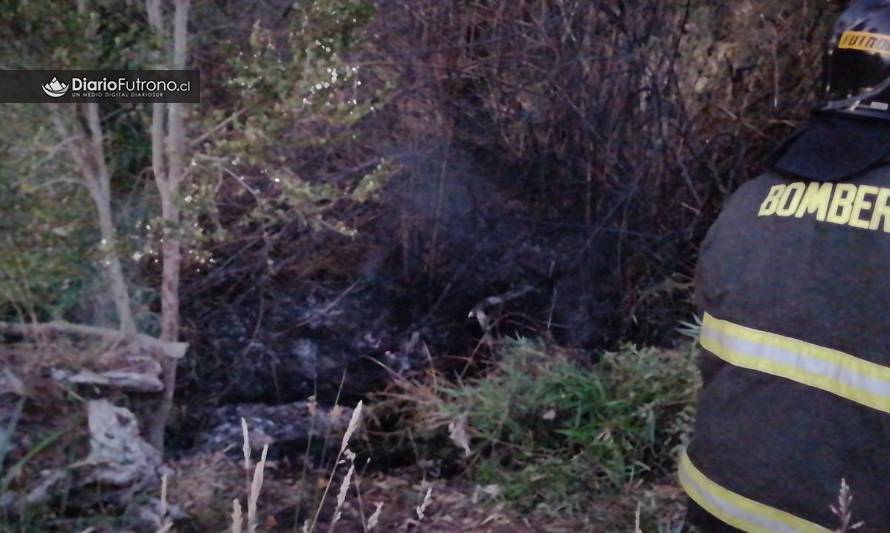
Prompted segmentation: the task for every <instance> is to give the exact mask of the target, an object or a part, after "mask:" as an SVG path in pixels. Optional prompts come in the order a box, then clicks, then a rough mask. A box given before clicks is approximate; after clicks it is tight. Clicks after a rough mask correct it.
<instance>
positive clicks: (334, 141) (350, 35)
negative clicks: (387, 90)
mask: <svg viewBox="0 0 890 533" xmlns="http://www.w3.org/2000/svg"><path fill="white" fill-rule="evenodd" d="M373 14H374V9H373V6H372V4H371V3H370V2H366V1H361V0H314V1H312V2H305V3H298V4H295V5H294V7H293V12H291V13H290V14H289V23H288V25H287V27H286V28H285V29H284V30H276V31H273V30H270V29H268V28H266V27H264V26H263V25H262V24H261V23H260V22H259V21H256V22H255V23H254V25H253V30H252V32H251V35H250V39H249V48H248V49H247V50H236V49H235V48H234V47H233V48H232V50H230V51H229V52H230V53H229V55H228V57H227V59H228V61H229V65H228V67H229V68H230V69H231V77H230V79H229V81H228V83H227V84H226V85H225V86H224V87H223V89H224V90H225V91H227V92H228V93H230V94H232V95H233V96H234V97H235V98H234V102H235V103H234V104H233V105H234V109H228V108H227V109H217V110H215V112H213V113H211V115H210V116H209V118H208V120H207V126H208V128H210V127H213V125H215V124H219V123H223V122H225V121H226V120H227V119H230V118H234V120H232V121H231V127H230V128H228V129H227V132H228V133H227V134H221V135H218V136H215V137H214V138H213V139H212V140H211V141H210V142H209V143H208V145H207V146H205V150H204V154H202V155H200V156H199V157H198V160H199V161H200V162H201V163H204V162H207V163H208V164H203V165H199V166H198V167H197V168H195V169H194V172H195V174H196V175H202V176H201V177H200V178H199V179H196V180H194V181H193V183H192V188H191V191H190V193H189V198H191V201H192V202H193V205H195V206H203V207H205V208H206V209H207V211H205V213H207V214H208V215H209V217H207V218H205V219H204V220H208V219H209V220H211V221H215V222H217V224H216V227H215V228H213V229H214V230H216V231H215V232H214V233H215V236H217V237H221V236H224V235H225V233H226V232H225V231H224V230H225V229H231V228H223V227H222V225H221V224H219V222H218V221H219V214H218V213H217V212H216V210H217V206H216V204H217V202H218V198H217V196H216V195H217V194H218V193H219V191H220V188H221V183H222V182H223V181H225V180H234V181H236V182H237V183H238V187H237V188H236V192H235V195H236V196H237V197H238V198H241V199H243V200H239V199H238V198H236V200H235V201H236V202H238V203H242V202H246V203H247V204H249V206H250V207H249V208H247V209H246V211H245V212H244V213H242V215H241V216H240V217H239V218H238V222H239V224H238V225H240V226H241V227H242V228H261V232H262V233H266V232H267V231H270V230H271V229H270V228H271V227H272V226H274V225H275V224H280V223H283V222H290V221H292V220H294V219H296V220H297V221H299V222H300V223H301V224H302V225H304V226H308V227H310V228H312V229H313V230H319V229H328V230H333V231H335V232H338V233H342V234H345V235H353V234H354V229H353V228H350V227H348V226H347V225H345V224H344V223H342V222H340V221H337V220H332V219H333V218H334V217H328V216H327V215H329V214H330V213H331V212H332V211H333V210H334V208H336V207H341V204H340V202H341V201H350V202H355V203H363V202H366V201H368V200H370V199H372V198H373V197H374V194H375V193H376V192H377V191H378V190H379V189H380V187H382V185H383V184H384V183H385V182H386V179H387V178H388V177H389V175H391V174H392V173H393V172H394V171H395V167H394V166H393V165H391V164H390V163H388V162H386V161H385V160H381V161H380V162H379V163H378V164H377V165H374V166H372V167H371V172H370V173H369V174H367V175H366V176H364V177H363V178H361V177H360V179H359V181H358V182H357V183H356V182H355V180H354V179H345V180H344V179H343V176H339V177H334V178H332V177H329V176H325V174H327V173H328V172H330V170H329V169H330V168H332V167H331V165H330V160H331V159H337V158H338V154H339V153H342V152H344V151H346V150H347V146H349V145H350V143H353V142H355V141H356V134H355V133H354V131H353V130H352V129H351V128H352V127H353V126H355V125H356V124H357V123H358V122H359V121H360V120H362V119H363V118H364V117H366V116H368V115H369V114H370V113H371V112H372V111H373V110H374V102H375V101H378V100H379V99H380V98H382V94H383V93H382V91H369V90H366V89H365V88H363V87H362V80H361V79H360V76H359V67H358V66H356V65H355V64H353V62H350V61H349V60H348V59H347V56H348V54H349V53H351V51H352V50H353V48H354V47H356V46H357V45H358V43H360V42H362V40H363V36H362V35H361V33H360V32H359V30H358V29H359V28H360V27H361V26H362V25H363V24H365V23H366V22H367V21H368V20H369V18H370V17H371V16H372V15H373ZM319 174H321V176H319ZM195 218H197V217H195ZM240 233H243V229H242V230H241V232H240Z"/></svg>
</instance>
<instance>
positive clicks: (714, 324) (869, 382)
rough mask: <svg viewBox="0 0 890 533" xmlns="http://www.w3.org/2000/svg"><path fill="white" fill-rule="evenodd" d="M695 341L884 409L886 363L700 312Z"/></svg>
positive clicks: (889, 405)
mask: <svg viewBox="0 0 890 533" xmlns="http://www.w3.org/2000/svg"><path fill="white" fill-rule="evenodd" d="M701 345H702V347H703V348H705V349H706V350H708V351H710V352H712V353H713V354H714V355H716V356H717V357H719V358H721V359H723V360H725V361H726V362H728V363H730V364H733V365H735V366H739V367H742V368H747V369H750V370H757V371H760V372H765V373H767V374H771V375H774V376H779V377H783V378H786V379H790V380H792V381H796V382H798V383H801V384H804V385H808V386H811V387H815V388H818V389H821V390H824V391H827V392H831V393H832V394H836V395H838V396H840V397H842V398H846V399H848V400H852V401H854V402H857V403H860V404H862V405H866V406H869V407H872V408H874V409H878V410H880V411H884V412H886V413H890V367H886V366H883V365H878V364H875V363H871V362H869V361H866V360H864V359H860V358H858V357H854V356H852V355H850V354H846V353H844V352H841V351H838V350H832V349H830V348H825V347H822V346H818V345H816V344H812V343H808V342H804V341H800V340H797V339H793V338H791V337H785V336H782V335H777V334H775V333H769V332H766V331H760V330H756V329H753V328H748V327H745V326H740V325H738V324H733V323H732V322H728V321H725V320H719V319H717V318H714V317H713V316H711V315H710V314H707V313H706V314H705V319H704V322H703V323H702V332H701Z"/></svg>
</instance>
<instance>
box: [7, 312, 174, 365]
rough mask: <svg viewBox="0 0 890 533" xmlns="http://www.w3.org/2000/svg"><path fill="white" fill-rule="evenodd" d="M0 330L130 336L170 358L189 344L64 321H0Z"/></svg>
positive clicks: (119, 338)
mask: <svg viewBox="0 0 890 533" xmlns="http://www.w3.org/2000/svg"><path fill="white" fill-rule="evenodd" d="M0 332H3V333H12V334H15V335H24V336H28V337H30V336H36V335H45V334H66V335H82V336H87V337H98V338H100V339H103V340H105V341H109V342H115V341H125V340H127V339H129V338H132V339H134V340H135V341H136V343H137V344H138V345H139V346H140V347H142V348H144V349H146V350H147V351H150V352H152V353H155V354H160V355H164V356H165V357H168V358H171V359H182V358H183V357H184V356H185V352H186V351H187V350H188V346H189V345H188V343H185V342H165V341H161V340H158V339H156V338H154V337H152V336H150V335H143V334H141V333H137V334H132V333H128V332H126V331H122V330H119V329H108V328H100V327H95V326H84V325H81V324H72V323H70V322H65V321H53V322H44V323H40V324H15V323H12V322H0Z"/></svg>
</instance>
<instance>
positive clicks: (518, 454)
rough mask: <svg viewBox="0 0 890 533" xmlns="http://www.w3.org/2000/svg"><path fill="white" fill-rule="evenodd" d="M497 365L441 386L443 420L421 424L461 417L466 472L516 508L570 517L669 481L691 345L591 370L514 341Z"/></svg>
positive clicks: (679, 438) (690, 392) (619, 356)
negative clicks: (647, 483)
mask: <svg viewBox="0 0 890 533" xmlns="http://www.w3.org/2000/svg"><path fill="white" fill-rule="evenodd" d="M498 358H499V360H498V362H497V364H496V365H495V366H494V369H493V370H492V372H491V373H489V374H487V375H486V376H484V377H482V378H479V379H476V380H474V381H472V382H467V383H464V384H442V382H441V381H439V382H438V385H437V387H436V388H437V391H438V392H437V394H436V395H435V397H436V398H437V401H435V402H433V403H434V404H435V405H436V408H437V409H438V410H439V413H438V414H437V415H436V416H434V417H431V418H427V420H430V419H432V420H438V421H440V422H441V421H442V420H456V419H458V418H460V417H465V418H466V429H467V434H468V435H469V437H470V444H471V449H472V455H471V457H470V458H469V473H470V474H471V475H472V476H473V477H474V478H475V479H476V480H478V482H480V483H486V484H489V483H495V484H498V485H499V486H500V487H501V489H502V494H503V495H504V497H505V498H506V499H507V500H508V501H510V502H511V503H512V504H514V506H516V507H518V508H519V509H523V510H531V509H534V508H537V509H538V510H542V509H543V510H547V511H553V512H560V513H563V512H575V511H578V510H581V509H583V508H584V506H585V505H586V504H589V502H590V499H591V496H592V495H596V494H600V495H606V494H619V493H622V492H624V491H626V490H629V489H631V488H632V487H634V486H635V484H636V483H638V482H640V481H643V480H655V479H659V478H663V477H666V476H668V475H670V474H671V473H672V470H673V467H674V463H675V457H676V455H677V452H678V451H679V449H680V448H681V447H682V445H683V444H684V443H685V442H686V440H687V438H688V435H689V432H690V426H691V420H692V418H693V415H694V410H693V409H694V408H693V404H694V400H695V395H696V391H697V390H698V386H699V377H698V372H697V370H696V369H695V365H694V350H693V349H692V347H691V346H690V347H689V348H687V349H684V350H680V351H665V350H656V349H639V348H637V347H635V346H632V345H625V346H623V347H622V348H621V350H620V351H618V352H617V353H606V354H604V355H603V356H602V358H601V360H600V361H599V362H598V363H597V364H595V365H587V364H581V363H579V362H576V361H573V360H572V359H571V358H570V357H569V356H568V355H567V354H565V352H563V351H561V350H559V349H558V348H555V347H551V346H548V345H546V344H545V343H542V342H538V341H531V340H526V339H519V340H512V341H509V342H507V343H506V344H505V345H504V346H503V347H502V348H501V349H500V350H499V352H498ZM423 408H429V406H428V405H425V406H423ZM421 418H423V417H421Z"/></svg>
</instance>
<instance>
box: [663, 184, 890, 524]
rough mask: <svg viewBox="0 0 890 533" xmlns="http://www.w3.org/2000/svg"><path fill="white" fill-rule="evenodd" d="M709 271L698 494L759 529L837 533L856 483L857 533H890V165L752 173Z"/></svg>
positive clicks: (707, 506) (725, 219) (722, 228)
mask: <svg viewBox="0 0 890 533" xmlns="http://www.w3.org/2000/svg"><path fill="white" fill-rule="evenodd" d="M696 278H697V279H696V284H697V290H698V294H697V300H698V305H699V309H700V310H701V311H702V313H703V325H702V332H701V340H700V342H701V346H702V348H703V353H702V359H701V363H700V366H701V370H702V374H703V379H704V388H703V390H702V392H701V394H700V398H699V407H698V417H697V421H696V425H695V433H694V438H693V440H692V442H691V444H690V446H689V447H688V449H687V451H686V453H685V454H684V455H683V457H682V458H681V461H680V481H681V483H682V485H683V487H684V489H685V490H686V492H687V493H688V495H689V496H690V498H691V500H693V501H694V502H695V504H697V506H698V507H700V508H702V509H704V510H706V511H707V512H708V513H710V515H713V516H714V517H717V518H719V519H720V521H722V522H724V523H726V524H729V525H731V526H734V527H735V528H738V529H741V530H744V531H769V532H796V531H805V532H808V531H823V532H824V531H833V530H835V529H836V528H837V527H838V526H839V525H840V520H839V518H838V517H837V516H835V514H834V513H833V512H832V510H831V505H832V504H834V505H837V504H836V502H837V499H838V493H839V489H840V487H841V480H842V479H843V480H846V483H847V484H848V485H849V487H850V489H851V491H852V494H853V501H852V511H853V522H858V521H864V522H865V524H864V525H863V526H862V527H861V528H860V529H858V530H856V531H860V532H874V531H880V532H890V166H883V167H877V168H874V169H872V170H870V171H868V172H866V173H864V174H861V175H859V176H857V177H854V178H850V179H848V180H846V181H843V182H835V183H821V182H809V181H806V180H803V179H795V178H786V177H782V176H779V175H778V174H775V173H767V174H765V175H763V176H761V177H759V178H757V179H755V180H753V181H751V182H748V183H746V184H745V185H744V186H742V187H741V189H740V190H739V191H737V192H736V193H735V194H734V195H733V196H732V197H731V199H730V200H729V202H728V204H727V206H726V207H725V209H724V211H723V213H722V214H721V216H720V217H719V219H718V220H717V222H716V223H715V225H714V226H713V227H712V228H711V230H710V232H709V234H708V236H707V238H706V239H705V241H704V243H703V245H702V248H701V255H700V259H699V264H698V268H697V272H696Z"/></svg>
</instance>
